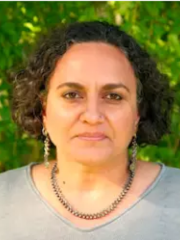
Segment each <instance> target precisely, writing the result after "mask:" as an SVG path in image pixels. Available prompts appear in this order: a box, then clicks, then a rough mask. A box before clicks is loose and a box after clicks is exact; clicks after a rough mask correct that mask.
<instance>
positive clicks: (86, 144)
mask: <svg viewBox="0 0 180 240" xmlns="http://www.w3.org/2000/svg"><path fill="white" fill-rule="evenodd" d="M49 83H50V84H49V92H48V96H47V102H46V106H45V113H44V116H43V120H44V125H45V127H46V129H47V131H48V133H49V136H50V138H51V141H52V142H53V143H54V145H55V146H56V148H57V152H58V154H59V155H60V156H66V159H69V160H70V161H78V162H81V163H83V164H100V163H102V162H107V161H110V160H112V159H117V158H119V157H120V156H121V155H122V154H125V153H127V148H128V145H129V143H130V141H131V139H132V137H133V135H134V134H135V132H136V123H137V122H138V120H139V117H138V112H137V106H136V78H135V75H134V72H133V69H132V67H131V65H130V63H129V61H128V60H127V59H126V57H125V55H124V54H123V53H122V52H121V51H120V50H119V49H118V48H116V47H114V46H111V45H109V44H106V43H96V42H88V43H79V44H74V45H73V46H71V47H70V49H69V50H68V51H67V52H66V53H65V54H64V55H63V57H62V58H61V59H60V60H59V61H58V63H57V65H56V68H55V70H54V72H53V74H52V77H51V79H50V82H49ZM80 134H83V136H79V135H80Z"/></svg>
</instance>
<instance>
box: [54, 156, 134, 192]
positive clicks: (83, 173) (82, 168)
mask: <svg viewBox="0 0 180 240" xmlns="http://www.w3.org/2000/svg"><path fill="white" fill-rule="evenodd" d="M107 162H108V163H106V164H102V165H98V166H97V165H95V166H88V164H87V165H85V164H81V163H79V162H77V161H68V160H67V159H66V158H65V157H64V156H62V155H60V154H58V152H57V168H58V170H59V171H58V174H57V180H58V183H59V185H60V186H61V187H62V188H63V189H64V190H65V191H66V192H71V193H72V192H74V193H87V192H88V193H90V192H96V191H98V192H107V190H108V189H109V190H113V189H118V191H119V190H120V188H123V186H124V184H125V182H126V181H127V178H128V175H129V170H128V155H127V153H125V154H122V155H119V156H117V157H116V159H110V160H109V161H107Z"/></svg>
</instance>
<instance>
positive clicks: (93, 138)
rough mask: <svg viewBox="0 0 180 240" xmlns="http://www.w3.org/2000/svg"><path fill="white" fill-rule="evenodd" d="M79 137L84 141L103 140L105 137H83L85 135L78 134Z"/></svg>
mask: <svg viewBox="0 0 180 240" xmlns="http://www.w3.org/2000/svg"><path fill="white" fill-rule="evenodd" d="M78 138H79V139H81V140H85V141H102V140H104V139H105V138H106V137H105V136H104V137H103V136H102V137H85V136H78Z"/></svg>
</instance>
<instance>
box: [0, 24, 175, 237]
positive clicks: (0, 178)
mask: <svg viewBox="0 0 180 240" xmlns="http://www.w3.org/2000/svg"><path fill="white" fill-rule="evenodd" d="M172 103H173V97H172V94H171V90H170V87H169V83H168V80H167V79H166V77H165V76H164V75H163V74H161V73H160V72H159V71H158V70H157V67H156V64H155V63H154V61H153V60H152V59H151V58H150V56H149V55H148V53H147V52H146V51H145V50H143V49H142V48H141V47H140V46H139V45H138V44H137V43H136V42H135V40H134V39H133V38H132V37H130V36H129V35H127V34H126V33H125V32H124V31H120V30H119V29H118V27H116V26H113V25H110V24H108V23H106V22H99V21H94V22H81V23H74V24H70V25H69V26H67V27H63V28H59V29H57V30H56V31H53V32H52V33H51V34H50V35H49V37H47V39H45V40H44V42H43V43H42V44H41V45H40V46H39V48H38V49H37V51H36V53H35V54H34V55H33V57H32V58H31V59H30V61H29V63H28V64H27V67H26V68H25V69H24V70H23V71H21V72H20V73H19V74H17V76H16V78H15V80H14V95H13V103H12V113H13V119H14V121H15V122H16V123H17V124H18V125H19V126H21V128H23V129H24V130H25V131H26V132H28V133H30V134H31V135H32V136H35V137H37V138H39V139H44V145H45V154H44V163H35V162H33V159H32V163H31V164H29V165H28V166H24V167H21V168H19V169H16V170H11V171H7V172H5V173H3V174H1V175H0V205H1V211H0V239H3V240H6V239H8V240H10V239H13V240H16V239H18V240H19V239H31V240H33V239H38V240H41V239H43V240H46V239H54V240H55V239H63V240H66V239H78V240H79V239H98V240H99V239H103V240H104V239H118V240H120V239H126V240H129V239H134V240H139V239H143V240H148V239H151V240H152V239H153V240H155V239H157V240H164V239H168V240H172V239H173V240H178V239H179V234H180V228H179V226H180V201H179V200H180V188H179V186H178V185H179V181H180V170H179V169H175V168H171V167H167V166H165V165H164V164H161V163H152V162H145V161H140V160H136V151H137V144H138V145H139V146H141V145H143V144H157V143H158V142H159V140H160V139H161V137H162V136H163V135H164V134H166V133H168V132H169V125H170V123H169V116H170V113H171V108H172ZM52 145H54V146H55V147H56V159H55V160H50V159H48V156H49V151H50V148H51V146H52ZM129 149H131V150H132V154H128V150H129Z"/></svg>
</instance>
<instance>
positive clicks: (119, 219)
mask: <svg viewBox="0 0 180 240" xmlns="http://www.w3.org/2000/svg"><path fill="white" fill-rule="evenodd" d="M33 164H36V163H31V164H29V165H27V166H24V167H21V168H18V169H15V170H10V171H7V172H5V173H2V174H0V240H25V239H26V240H62V239H63V240H71V239H73V240H102V239H103V240H110V239H111V240H180V169H176V168H171V167H167V166H165V165H163V164H161V165H162V169H161V172H160V174H159V175H158V177H157V178H156V180H155V181H154V182H153V183H152V184H151V185H150V186H149V187H148V188H147V189H146V191H145V192H144V193H143V194H142V195H141V196H140V197H139V199H138V200H137V201H136V202H135V203H134V204H132V205H131V207H129V208H127V209H125V210H124V211H123V213H121V214H119V215H118V216H116V217H114V218H112V219H110V220H108V221H107V222H105V223H104V224H101V225H99V226H96V227H93V228H88V229H82V228H78V227H75V226H74V225H73V224H72V223H71V222H70V221H68V220H67V219H65V218H64V217H63V216H61V215H60V214H59V213H58V212H56V210H55V209H53V208H52V207H51V206H50V204H49V203H48V202H47V201H46V200H45V199H43V197H42V196H41V194H40V193H39V191H38V189H37V188H36V186H35V184H34V182H33V180H32V177H31V172H30V167H31V166H32V165H33Z"/></svg>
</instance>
